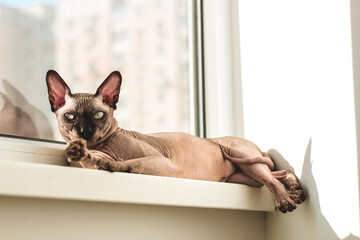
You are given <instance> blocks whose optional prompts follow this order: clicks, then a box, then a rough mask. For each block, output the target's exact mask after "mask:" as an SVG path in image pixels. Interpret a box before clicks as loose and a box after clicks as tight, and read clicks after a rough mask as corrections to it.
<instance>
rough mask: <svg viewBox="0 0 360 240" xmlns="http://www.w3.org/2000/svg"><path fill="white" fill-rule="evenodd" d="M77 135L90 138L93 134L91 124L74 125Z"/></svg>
mask: <svg viewBox="0 0 360 240" xmlns="http://www.w3.org/2000/svg"><path fill="white" fill-rule="evenodd" d="M76 130H77V133H78V135H79V137H81V138H83V139H86V140H90V139H91V138H92V137H93V136H94V133H95V131H94V127H93V126H91V124H79V125H78V126H76Z"/></svg>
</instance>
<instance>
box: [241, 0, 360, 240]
mask: <svg viewBox="0 0 360 240" xmlns="http://www.w3.org/2000/svg"><path fill="white" fill-rule="evenodd" d="M239 11H240V13H239V16H240V45H241V61H242V65H241V68H242V82H243V88H242V90H243V101H244V129H245V130H244V131H245V137H246V138H247V139H250V140H253V141H254V142H255V143H257V144H258V145H259V146H260V148H262V150H264V151H268V150H270V153H272V155H273V156H274V157H275V161H276V162H277V164H278V166H280V167H283V168H284V167H287V168H292V169H293V170H294V171H295V173H296V174H297V176H298V177H299V178H300V179H301V181H302V183H303V185H304V186H305V188H306V190H307V192H308V195H309V198H308V201H307V202H305V203H304V204H303V205H300V206H299V208H298V209H297V210H296V211H295V212H294V213H289V214H286V215H281V214H271V213H270V214H268V215H267V238H268V239H274V240H275V239H276V240H281V239H284V240H285V239H286V240H288V239H344V238H345V237H347V236H348V235H350V234H352V235H353V236H352V237H351V238H347V239H358V238H357V237H354V236H359V197H358V196H359V195H358V194H359V191H358V190H359V187H358V166H357V145H356V144H357V142H356V122H355V104H354V78H353V67H352V63H353V62H352V60H353V59H352V42H351V24H350V23H351V18H350V2H349V1H343V0H331V1H329V0H304V1H286V0H275V1H268V0H259V1H245V0H240V1H239ZM355 67H357V68H358V66H356V65H355ZM357 91H359V90H357ZM271 149H272V150H271Z"/></svg>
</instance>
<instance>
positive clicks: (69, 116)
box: [64, 113, 75, 121]
mask: <svg viewBox="0 0 360 240" xmlns="http://www.w3.org/2000/svg"><path fill="white" fill-rule="evenodd" d="M64 116H65V118H66V119H67V120H69V121H72V120H74V119H75V115H74V114H72V113H65V114H64Z"/></svg>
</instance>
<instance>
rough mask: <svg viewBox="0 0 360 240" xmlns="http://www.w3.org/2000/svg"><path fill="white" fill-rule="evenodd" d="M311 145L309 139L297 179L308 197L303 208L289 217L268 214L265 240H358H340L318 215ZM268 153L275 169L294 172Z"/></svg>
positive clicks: (348, 239) (278, 156) (275, 154)
mask: <svg viewBox="0 0 360 240" xmlns="http://www.w3.org/2000/svg"><path fill="white" fill-rule="evenodd" d="M311 144H312V142H311V139H310V140H309V143H308V146H307V149H306V153H305V159H304V163H303V169H302V175H301V178H300V181H301V184H302V185H303V187H304V189H305V191H306V193H307V200H306V201H305V202H304V203H303V204H302V205H303V206H301V205H300V206H299V208H298V209H297V210H295V211H294V212H293V213H291V214H284V215H280V214H279V213H269V214H267V226H268V228H267V236H269V239H274V240H275V239H276V240H278V239H286V240H288V239H289V240H297V239H299V240H303V239H309V240H311V239H313V240H321V239H324V240H360V238H359V237H357V236H354V235H353V234H350V235H349V236H347V237H346V238H343V239H341V238H340V237H339V236H338V235H337V234H336V233H335V231H334V230H333V229H332V227H331V225H330V224H329V222H328V221H327V220H326V218H325V217H324V215H323V214H322V213H321V207H320V201H319V193H318V189H317V186H316V182H315V178H314V175H313V173H312V162H311ZM268 153H269V154H270V156H271V158H272V159H273V161H274V163H275V167H276V169H287V170H291V171H294V169H293V168H292V167H291V166H290V164H289V162H288V161H286V160H285V159H284V157H283V156H281V154H280V153H279V152H278V151H276V150H274V149H272V150H269V152H268ZM284 229H285V230H284Z"/></svg>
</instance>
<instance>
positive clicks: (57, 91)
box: [46, 70, 71, 112]
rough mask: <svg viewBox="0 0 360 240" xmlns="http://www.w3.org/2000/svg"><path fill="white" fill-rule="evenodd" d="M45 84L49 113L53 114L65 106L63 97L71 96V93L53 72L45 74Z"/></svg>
mask: <svg viewBox="0 0 360 240" xmlns="http://www.w3.org/2000/svg"><path fill="white" fill-rule="evenodd" d="M46 84H47V87H48V94H49V101H50V105H51V111H53V112H55V111H56V110H58V109H59V108H61V107H62V106H64V105H65V96H66V95H68V96H71V91H70V88H69V87H68V85H66V83H65V81H64V80H63V79H62V78H61V77H60V75H59V74H58V73H57V72H56V71H54V70H49V71H48V72H47V74H46Z"/></svg>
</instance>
